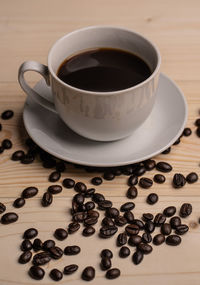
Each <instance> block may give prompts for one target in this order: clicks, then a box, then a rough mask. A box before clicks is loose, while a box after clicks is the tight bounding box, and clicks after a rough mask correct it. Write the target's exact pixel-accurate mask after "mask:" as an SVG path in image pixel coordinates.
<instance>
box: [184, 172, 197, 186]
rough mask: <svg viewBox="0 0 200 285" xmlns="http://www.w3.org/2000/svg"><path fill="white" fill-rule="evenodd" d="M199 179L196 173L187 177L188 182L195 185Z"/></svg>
mask: <svg viewBox="0 0 200 285" xmlns="http://www.w3.org/2000/svg"><path fill="white" fill-rule="evenodd" d="M198 179H199V177H198V175H197V174H196V172H191V173H189V174H188V175H187V176H186V181H187V183H189V184H192V183H195V182H196V181H197V180H198Z"/></svg>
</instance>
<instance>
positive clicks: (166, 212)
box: [163, 206, 176, 217]
mask: <svg viewBox="0 0 200 285" xmlns="http://www.w3.org/2000/svg"><path fill="white" fill-rule="evenodd" d="M175 213H176V207H174V206H169V207H167V208H165V209H164V211H163V214H164V215H165V216H166V217H172V216H173V215H174V214H175Z"/></svg>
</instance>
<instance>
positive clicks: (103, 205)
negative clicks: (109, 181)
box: [98, 200, 112, 210]
mask: <svg viewBox="0 0 200 285" xmlns="http://www.w3.org/2000/svg"><path fill="white" fill-rule="evenodd" d="M98 206H99V209H100V210H106V209H108V208H111V207H112V202H111V201H110V200H104V201H102V202H99V203H98Z"/></svg>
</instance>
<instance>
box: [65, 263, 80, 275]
mask: <svg viewBox="0 0 200 285" xmlns="http://www.w3.org/2000/svg"><path fill="white" fill-rule="evenodd" d="M77 270H78V265H76V264H70V265H67V266H65V267H64V271H63V273H64V274H65V275H71V274H72V273H74V272H76V271H77Z"/></svg>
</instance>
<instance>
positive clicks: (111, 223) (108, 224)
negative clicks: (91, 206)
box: [101, 217, 115, 227]
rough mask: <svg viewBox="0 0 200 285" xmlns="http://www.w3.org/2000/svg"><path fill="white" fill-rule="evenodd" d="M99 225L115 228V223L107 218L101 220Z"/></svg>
mask: <svg viewBox="0 0 200 285" xmlns="http://www.w3.org/2000/svg"><path fill="white" fill-rule="evenodd" d="M101 224H102V226H108V227H112V226H115V222H114V221H113V220H112V219H111V218H109V217H105V218H103V220H102V222H101Z"/></svg>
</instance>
